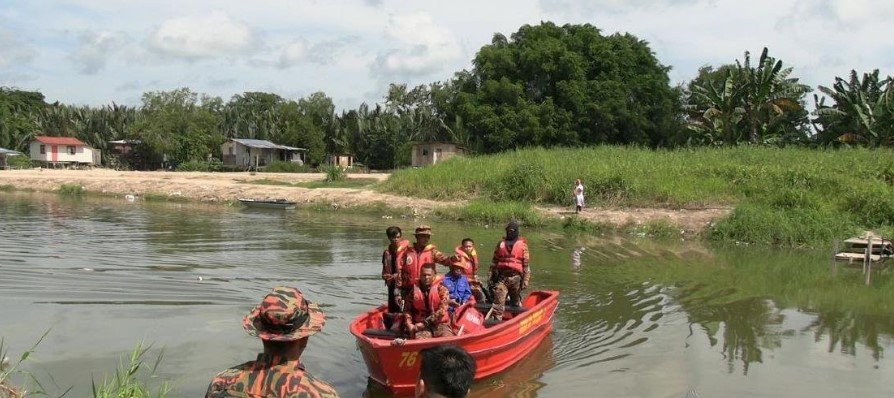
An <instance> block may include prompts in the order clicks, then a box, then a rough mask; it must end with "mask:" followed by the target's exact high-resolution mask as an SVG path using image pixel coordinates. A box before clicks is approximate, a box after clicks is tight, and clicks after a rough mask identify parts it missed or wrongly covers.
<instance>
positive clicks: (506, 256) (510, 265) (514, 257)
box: [494, 237, 528, 273]
mask: <svg viewBox="0 0 894 398" xmlns="http://www.w3.org/2000/svg"><path fill="white" fill-rule="evenodd" d="M527 249H528V241H526V240H525V238H521V237H520V238H518V239H516V240H515V244H514V245H512V252H511V253H510V252H509V250H508V249H506V239H503V240H502V241H501V242H500V244H499V245H498V246H497V250H496V252H495V253H494V258H495V259H496V260H497V264H496V265H497V269H510V270H513V271H515V272H518V273H522V272H524V264H522V260H523V259H524V258H525V257H524V253H525V250H527Z"/></svg>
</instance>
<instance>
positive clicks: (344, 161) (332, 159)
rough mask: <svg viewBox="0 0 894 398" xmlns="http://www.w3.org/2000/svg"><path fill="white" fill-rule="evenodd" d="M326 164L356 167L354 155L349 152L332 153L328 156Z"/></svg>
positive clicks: (345, 167)
mask: <svg viewBox="0 0 894 398" xmlns="http://www.w3.org/2000/svg"><path fill="white" fill-rule="evenodd" d="M326 164H328V165H331V166H338V167H341V168H343V169H349V168H352V167H354V155H351V154H349V153H338V154H331V155H328V156H326Z"/></svg>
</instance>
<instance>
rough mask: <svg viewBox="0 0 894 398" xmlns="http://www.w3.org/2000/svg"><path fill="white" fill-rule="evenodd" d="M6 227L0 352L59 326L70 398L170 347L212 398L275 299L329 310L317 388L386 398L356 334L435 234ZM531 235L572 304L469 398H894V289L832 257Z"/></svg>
mask: <svg viewBox="0 0 894 398" xmlns="http://www.w3.org/2000/svg"><path fill="white" fill-rule="evenodd" d="M0 217H3V222H0V304H2V305H0V319H2V320H3V322H2V323H0V335H3V336H4V337H7V341H9V342H11V343H13V344H14V345H15V346H16V347H27V346H28V344H29V343H31V342H33V337H34V333H38V332H34V324H35V322H38V323H39V322H43V321H44V320H52V325H53V328H54V330H55V331H59V333H58V334H56V333H53V334H51V335H50V337H49V338H48V340H47V342H46V343H44V345H43V346H42V347H40V350H41V351H40V353H41V354H42V355H41V358H42V361H41V362H40V363H39V364H38V365H39V366H41V367H42V368H46V369H48V370H49V371H50V372H51V373H52V374H53V375H54V377H56V378H57V380H59V381H60V383H59V384H60V385H65V386H67V385H75V386H76V388H75V390H73V394H72V396H86V395H89V383H88V384H87V385H85V384H84V380H89V379H90V372H92V373H93V374H101V373H103V372H106V371H110V370H111V369H113V368H114V366H115V361H114V359H115V358H117V357H118V356H119V355H120V354H122V353H124V352H126V351H128V350H129V349H131V348H132V347H133V345H134V344H135V343H136V342H137V341H139V340H140V339H141V338H145V339H147V341H150V342H156V343H157V344H158V346H167V347H173V348H174V349H171V350H168V355H167V358H168V359H167V360H166V362H165V363H164V364H162V373H163V374H164V375H167V376H170V377H171V378H172V379H173V381H174V384H175V385H176V386H177V389H178V391H179V392H180V393H181V394H182V395H183V396H200V395H201V394H202V393H203V391H204V388H205V387H206V386H207V382H208V378H209V377H210V376H211V375H213V374H214V373H216V372H217V371H219V370H221V369H223V368H225V367H226V366H229V365H232V364H234V363H239V362H241V361H244V360H247V359H250V358H251V357H253V354H254V353H255V352H256V351H257V350H258V346H259V344H258V342H257V341H256V340H254V339H252V338H250V337H248V336H246V335H245V334H244V333H243V331H242V329H241V327H240V325H239V320H240V319H241V317H242V316H243V315H244V313H245V312H246V311H247V310H248V309H249V308H250V307H251V306H252V305H254V304H256V303H257V300H258V299H259V298H260V297H262V296H263V294H264V293H266V292H267V291H268V290H269V288H270V287H272V286H273V285H275V284H292V285H297V286H300V287H301V289H302V290H303V291H304V292H305V293H306V294H307V295H308V296H309V297H312V298H313V299H314V300H315V301H318V302H320V303H321V304H323V306H324V307H325V310H326V312H327V315H328V320H327V325H326V329H324V331H323V332H322V333H320V334H318V335H316V336H314V338H313V339H312V341H311V342H310V346H309V347H308V350H307V352H306V353H305V355H306V357H303V358H304V359H306V362H307V363H308V367H309V369H311V371H312V372H313V373H314V374H315V375H318V376H319V377H321V378H323V379H326V380H329V381H331V382H332V383H333V384H334V385H335V386H336V387H337V389H338V390H339V391H340V392H341V393H342V395H343V396H360V395H364V394H365V395H366V396H371V397H375V396H383V395H382V394H383V392H382V391H380V390H377V389H376V387H375V386H370V385H368V383H367V380H366V371H365V369H364V367H363V364H362V359H361V358H360V354H359V353H358V352H357V351H356V350H355V346H354V341H353V337H351V336H350V335H349V334H348V333H347V331H346V329H347V325H348V323H349V322H350V320H351V319H352V318H353V317H354V316H356V314H358V313H360V312H361V311H364V310H366V309H368V308H369V307H371V306H373V305H376V304H379V303H381V302H382V301H384V299H385V294H384V290H383V288H382V283H381V280H380V279H379V278H378V277H377V276H376V275H377V272H378V271H379V269H380V265H379V254H380V253H381V250H382V247H383V246H384V245H385V240H384V237H383V233H382V231H383V230H384V228H385V227H386V226H387V225H391V224H397V225H400V226H401V227H402V228H404V230H410V229H412V226H413V225H415V224H417V223H427V224H432V223H431V222H430V221H425V220H387V221H386V220H382V219H377V218H370V217H362V216H355V215H351V216H344V215H340V214H333V213H312V212H306V211H301V210H298V211H293V212H259V211H251V210H243V209H240V208H228V207H221V206H203V205H191V204H170V203H161V204H140V203H136V204H127V203H124V202H122V201H120V200H105V199H93V198H84V199H80V200H70V199H62V198H59V197H57V196H54V195H49V196H40V195H34V196H30V195H18V194H17V195H4V194H0ZM434 224H435V225H434V230H435V236H434V237H433V240H434V242H435V243H436V244H438V245H439V246H440V247H441V248H442V249H450V248H452V247H453V246H455V245H456V244H458V243H459V241H460V240H461V239H462V238H464V237H467V236H468V237H471V238H473V239H475V241H476V242H478V244H479V245H478V246H479V252H481V253H482V256H483V258H487V257H488V256H487V254H488V253H490V251H491V250H492V248H493V247H494V246H495V245H496V243H497V242H498V241H499V238H500V232H501V231H498V230H493V229H487V228H479V227H475V226H469V225H458V224H437V223H434ZM525 235H526V236H527V237H528V239H529V241H530V242H531V248H532V264H533V267H534V277H533V281H532V287H533V288H536V289H555V290H559V291H560V292H561V297H560V306H559V310H558V311H557V313H556V315H555V319H554V333H553V335H552V336H551V338H550V339H548V340H546V341H545V342H544V344H543V345H541V346H540V347H539V348H538V349H537V350H535V351H534V353H532V354H531V356H530V357H528V358H526V359H525V360H523V361H522V362H520V363H519V364H517V365H516V366H514V367H513V368H511V369H510V370H509V371H508V372H507V373H504V374H502V375H499V376H496V377H494V378H491V379H488V380H484V381H482V382H480V383H477V384H476V385H475V386H474V387H473V396H557V395H559V396H560V395H568V396H590V395H593V394H595V393H596V391H598V392H599V393H601V394H603V395H618V396H683V395H685V394H686V393H687V391H689V390H690V389H693V388H695V389H697V390H698V391H699V393H701V394H702V395H703V396H712V397H716V396H736V395H760V396H767V395H779V391H791V390H790V388H791V387H790V384H791V383H790V380H792V379H793V378H798V380H801V381H802V383H800V384H802V385H799V386H798V388H800V389H802V390H798V391H797V393H796V394H795V395H806V396H809V395H818V396H840V395H866V396H888V395H891V394H892V393H894V386H889V384H890V383H887V384H886V383H884V382H882V381H881V380H885V379H887V378H889V377H894V373H892V370H894V366H891V365H892V362H891V359H889V358H886V357H885V355H884V352H885V350H886V349H888V348H890V347H891V346H892V344H894V343H892V336H894V315H892V314H894V310H891V309H892V308H894V304H892V303H890V302H891V300H890V294H889V293H887V292H890V291H894V282H892V280H894V278H892V277H891V276H890V274H888V273H881V274H878V276H877V277H876V276H874V281H873V286H872V287H871V288H864V287H863V286H862V284H861V282H862V280H861V278H860V275H859V273H857V274H855V275H851V274H848V273H847V272H846V271H845V272H842V275H839V276H836V277H831V276H829V275H828V270H827V266H826V265H827V263H828V262H827V258H825V257H824V255H816V256H814V255H813V254H811V253H805V252H790V251H789V252H787V251H777V252H773V251H766V252H763V251H760V250H757V249H753V248H749V249H747V250H743V249H729V248H712V249H709V248H707V247H705V246H703V245H699V244H694V243H690V242H669V243H668V242H654V241H649V240H630V239H627V238H625V237H608V238H604V239H598V238H591V237H576V236H571V235H566V234H563V233H561V232H541V231H536V230H532V229H527V230H526V231H525ZM569 263H570V266H569ZM482 268H483V269H484V270H486V269H487V264H486V261H485V264H482ZM482 272H484V271H482ZM41 324H42V323H41ZM187 348H188V349H187ZM80 359H84V362H83V363H85V364H87V365H84V366H80V367H73V366H70V365H71V363H73V362H74V361H76V360H80ZM836 363H837V364H836ZM842 363H844V364H842ZM804 369H809V372H805V371H804ZM867 371H869V372H868V373H867ZM85 372H86V375H85ZM597 388H598V390H597ZM811 392H813V393H811Z"/></svg>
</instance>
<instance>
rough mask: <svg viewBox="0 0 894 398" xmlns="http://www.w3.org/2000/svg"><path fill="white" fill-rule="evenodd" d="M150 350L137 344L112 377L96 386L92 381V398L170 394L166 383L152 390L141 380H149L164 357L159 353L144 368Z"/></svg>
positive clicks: (148, 397)
mask: <svg viewBox="0 0 894 398" xmlns="http://www.w3.org/2000/svg"><path fill="white" fill-rule="evenodd" d="M150 348H151V346H143V344H142V343H140V344H137V346H136V347H135V348H134V349H133V351H131V353H130V356H129V358H128V360H127V361H124V360H123V359H122V361H121V363H120V364H119V365H118V369H117V370H116V371H115V375H114V376H113V377H104V378H103V380H102V382H101V383H100V384H99V385H98V386H97V384H96V382H95V381H94V382H93V398H163V397H166V396H167V395H168V394H169V393H170V392H171V386H170V384H169V383H168V382H163V383H161V385H160V386H158V387H157V388H155V389H153V388H151V386H150V385H149V384H148V383H146V382H144V381H143V380H142V379H141V376H145V377H146V378H149V377H151V376H152V375H154V374H155V371H156V370H157V369H158V365H159V364H160V363H161V360H162V358H163V357H164V355H163V353H161V354H159V355H158V356H157V357H156V358H155V361H154V362H153V363H152V366H151V367H147V366H145V365H146V353H147V352H148V351H149V349H150ZM141 371H145V372H141Z"/></svg>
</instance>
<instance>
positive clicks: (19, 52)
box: [0, 28, 35, 68]
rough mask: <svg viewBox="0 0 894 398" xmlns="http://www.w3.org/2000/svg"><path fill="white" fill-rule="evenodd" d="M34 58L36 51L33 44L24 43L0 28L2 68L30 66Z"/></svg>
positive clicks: (0, 61)
mask: <svg viewBox="0 0 894 398" xmlns="http://www.w3.org/2000/svg"><path fill="white" fill-rule="evenodd" d="M34 56H35V51H34V48H32V46H31V44H29V43H27V42H25V41H23V40H22V39H21V37H20V36H15V35H13V34H12V32H9V31H7V30H5V29H3V28H0V68H6V67H16V66H20V65H22V64H28V63H30V62H31V61H32V60H33V59H34Z"/></svg>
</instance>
